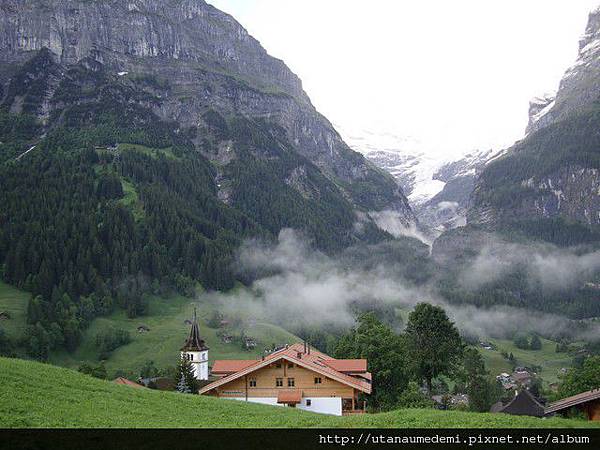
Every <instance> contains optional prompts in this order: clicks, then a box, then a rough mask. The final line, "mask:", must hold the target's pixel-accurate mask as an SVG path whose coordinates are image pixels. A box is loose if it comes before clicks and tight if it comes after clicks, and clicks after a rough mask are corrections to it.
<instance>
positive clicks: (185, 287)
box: [0, 0, 415, 350]
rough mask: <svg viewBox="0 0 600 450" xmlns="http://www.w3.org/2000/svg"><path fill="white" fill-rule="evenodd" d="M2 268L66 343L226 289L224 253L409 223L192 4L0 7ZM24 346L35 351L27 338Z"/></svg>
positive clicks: (31, 318) (384, 189)
mask: <svg viewBox="0 0 600 450" xmlns="http://www.w3.org/2000/svg"><path fill="white" fill-rule="evenodd" d="M0 204H2V205H3V207H2V209H1V210H0V265H1V267H2V272H1V275H2V278H3V279H4V280H5V281H7V282H8V283H10V284H12V285H15V286H18V287H20V288H23V289H25V290H27V291H30V292H32V293H33V294H34V297H35V298H34V300H33V301H32V302H31V303H30V305H29V309H28V323H29V324H30V327H29V328H28V330H27V332H26V337H27V339H28V340H29V342H30V343H31V344H32V345H33V346H35V345H37V346H43V347H45V348H46V349H48V348H54V347H60V346H63V345H64V346H65V347H67V348H68V349H70V350H72V349H74V348H75V347H76V346H77V345H78V343H79V341H80V340H81V334H82V330H83V329H84V328H85V327H86V326H87V325H88V324H89V323H90V322H91V320H92V319H93V318H94V317H97V316H99V315H106V314H109V313H110V312H111V311H113V310H114V309H115V308H118V307H121V308H125V309H126V310H127V313H128V315H129V316H130V317H135V316H136V315H139V314H144V312H145V311H146V309H147V294H148V293H149V292H152V293H158V292H164V291H168V290H177V291H178V292H182V293H188V294H189V293H191V292H193V289H194V286H195V285H196V283H198V282H199V283H201V284H202V285H203V286H204V287H205V288H210V289H228V288H231V287H233V286H234V283H235V282H236V281H239V280H240V275H239V274H237V273H236V272H235V270H234V268H233V266H232V262H233V260H234V256H235V252H236V249H237V248H238V247H239V245H240V244H241V242H242V241H243V240H245V239H250V238H262V239H266V240H269V239H274V238H275V237H276V236H277V234H278V233H279V232H280V231H281V230H282V229H283V228H287V227H290V228H295V229H299V230H302V231H303V232H304V233H305V234H306V236H307V237H309V238H310V239H312V240H313V241H314V244H315V246H316V247H318V248H319V249H321V250H324V251H325V252H329V253H332V252H338V251H341V250H343V249H344V248H347V247H349V246H352V245H354V244H356V243H363V242H366V243H376V242H380V241H382V240H385V239H388V238H390V235H389V234H388V233H387V232H385V231H383V230H381V229H380V228H379V227H378V226H377V223H376V221H375V220H374V219H372V217H377V216H373V215H376V214H377V213H379V212H383V211H384V212H385V213H386V214H390V213H391V214H393V215H394V218H395V220H396V221H400V222H401V223H403V224H405V225H407V226H408V225H410V224H414V222H415V218H414V214H413V212H412V211H411V209H410V207H409V205H408V201H407V199H406V197H405V196H404V194H403V192H402V190H401V188H399V186H398V185H397V183H396V182H395V180H394V179H393V178H392V177H391V176H390V175H389V174H387V173H386V172H384V171H382V170H380V169H378V168H377V167H376V166H375V165H374V164H373V163H371V162H370V161H368V160H367V159H365V158H364V157H363V156H362V155H360V154H358V153H356V152H354V151H352V150H351V149H350V148H349V147H348V146H347V145H346V144H345V143H344V141H343V140H342V138H341V137H340V136H339V134H338V133H337V132H336V131H335V129H334V128H333V127H332V125H331V124H330V122H329V121H328V120H327V119H326V118H325V117H323V116H322V115H321V114H319V113H318V112H317V111H316V110H315V108H314V107H313V106H312V104H311V102H310V99H309V98H308V96H307V95H306V93H305V92H304V90H303V89H302V84H301V82H300V80H299V79H298V77H297V76H296V75H294V74H293V73H292V72H291V71H290V70H289V69H288V68H287V67H286V66H285V64H284V63H283V62H282V61H280V60H277V59H275V58H272V57H271V56H269V55H268V54H267V52H266V51H265V50H264V49H263V48H262V47H261V46H260V44H259V43H258V42H257V41H256V40H255V39H254V38H252V37H251V36H250V35H249V34H248V33H247V32H246V30H245V29H244V28H243V27H242V26H241V25H240V24H239V23H237V22H236V21H235V20H234V19H233V18H232V17H231V16H229V15H227V14H225V13H223V12H221V11H219V10H218V9H216V8H214V7H212V6H211V5H209V4H207V3H205V2H204V1H203V0H169V1H164V2H162V1H160V2H159V1H154V0H132V1H128V2H121V1H117V0H105V1H93V2H92V1H88V0H79V1H75V0H24V1H21V0H19V1H16V0H7V1H3V2H2V3H1V4H0ZM34 344H35V345H34Z"/></svg>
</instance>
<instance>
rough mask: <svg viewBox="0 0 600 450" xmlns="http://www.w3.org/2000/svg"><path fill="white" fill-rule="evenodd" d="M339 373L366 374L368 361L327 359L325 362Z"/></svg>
mask: <svg viewBox="0 0 600 450" xmlns="http://www.w3.org/2000/svg"><path fill="white" fill-rule="evenodd" d="M323 362H324V363H325V364H327V365H328V366H329V367H331V368H332V369H335V370H337V371H338V372H366V371H367V360H366V359H327V360H325V361H323Z"/></svg>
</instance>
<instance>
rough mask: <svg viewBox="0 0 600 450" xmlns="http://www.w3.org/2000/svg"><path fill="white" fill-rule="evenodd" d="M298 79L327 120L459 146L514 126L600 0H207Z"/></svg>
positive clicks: (547, 86) (496, 140) (549, 86)
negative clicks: (284, 63)
mask: <svg viewBox="0 0 600 450" xmlns="http://www.w3.org/2000/svg"><path fill="white" fill-rule="evenodd" d="M208 1H209V3H212V4H213V5H215V6H216V7H218V8H220V9H222V10H224V11H225V12H228V13H230V14H231V15H233V16H234V17H235V18H236V19H237V20H238V21H239V22H240V23H241V24H242V25H243V26H244V27H245V28H246V29H247V30H248V31H249V32H250V34H252V35H253V36H254V37H255V38H256V39H258V40H259V41H260V42H261V44H262V45H263V46H264V47H265V48H266V49H267V51H268V52H269V53H270V54H271V55H273V56H276V57H278V58H281V59H283V60H284V61H285V62H286V64H287V65H288V66H289V67H290V68H291V69H292V70H293V71H294V72H295V73H296V74H298V76H300V78H301V79H302V81H303V84H304V88H305V90H306V92H307V93H308V94H309V96H310V97H311V99H312V101H313V104H314V105H315V106H316V107H317V109H319V111H321V112H322V113H323V114H325V115H326V116H327V117H328V118H329V119H330V120H331V121H332V122H334V123H336V124H339V125H341V126H343V127H344V128H346V129H348V128H350V129H356V130H359V129H368V130H373V131H377V132H390V133H394V134H397V135H401V136H410V137H412V138H415V139H418V140H420V141H422V142H424V143H425V144H426V146H430V147H431V148H432V151H435V152H439V151H441V150H443V149H447V150H448V151H451V152H452V153H466V152H468V151H471V150H473V149H477V148H491V147H494V148H499V147H503V146H506V145H508V144H510V143H512V142H513V141H515V140H516V139H519V138H521V137H522V135H523V130H524V128H525V126H526V124H527V108H528V102H529V99H530V98H531V97H532V96H534V95H536V94H539V93H542V92H544V91H551V90H555V89H556V88H557V86H558V82H559V81H560V78H561V76H562V74H563V72H564V71H565V69H566V68H567V67H568V66H570V65H571V64H572V63H573V62H574V60H575V58H576V56H577V50H578V40H579V37H580V36H581V35H582V34H583V32H584V30H585V25H586V22H587V15H588V12H589V11H590V10H591V9H593V8H594V7H595V6H597V5H598V4H600V0H485V1H482V0H453V1H448V0H418V1H417V0H402V1H400V0H370V1H364V0H208Z"/></svg>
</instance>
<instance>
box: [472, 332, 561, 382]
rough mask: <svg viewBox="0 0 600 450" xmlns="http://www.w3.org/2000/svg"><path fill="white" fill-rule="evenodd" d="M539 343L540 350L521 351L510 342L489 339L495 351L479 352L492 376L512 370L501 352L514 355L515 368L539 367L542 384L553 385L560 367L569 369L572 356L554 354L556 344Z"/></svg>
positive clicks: (548, 342)
mask: <svg viewBox="0 0 600 450" xmlns="http://www.w3.org/2000/svg"><path fill="white" fill-rule="evenodd" d="M541 341H542V349H541V350H522V349H520V348H517V347H516V346H515V345H514V344H513V342H512V341H509V340H503V339H491V340H490V342H491V343H493V344H495V345H496V347H497V348H496V349H495V350H485V349H482V348H480V349H479V350H480V351H481V354H482V355H483V357H484V359H485V364H486V367H487V368H488V370H489V371H490V373H491V374H492V375H494V376H496V375H498V374H499V373H501V372H511V370H512V364H511V363H510V362H508V361H507V360H505V359H504V358H503V357H502V355H501V353H502V351H506V352H507V353H512V354H513V355H514V357H515V359H516V364H517V366H525V367H531V366H539V367H541V371H539V372H538V375H539V376H540V377H541V378H543V380H544V382H545V383H555V382H557V381H558V375H559V371H560V369H561V368H562V367H571V364H572V356H570V355H569V354H568V353H556V352H555V348H556V342H553V341H549V340H547V339H541Z"/></svg>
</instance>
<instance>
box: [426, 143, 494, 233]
mask: <svg viewBox="0 0 600 450" xmlns="http://www.w3.org/2000/svg"><path fill="white" fill-rule="evenodd" d="M497 153H498V152H496V151H495V150H486V151H476V152H472V153H469V154H467V155H465V156H464V157H463V158H461V159H458V160H456V161H452V162H449V163H446V164H444V165H443V166H442V167H440V168H439V169H438V170H437V171H436V172H435V173H434V174H433V176H432V178H433V179H434V180H438V181H440V182H443V183H444V187H443V189H442V190H441V191H440V192H438V193H437V194H435V195H434V196H433V197H431V198H430V199H429V200H427V201H426V202H425V203H423V204H421V205H419V206H418V207H417V208H415V213H416V214H417V217H418V218H419V220H420V221H421V222H422V223H424V224H427V225H428V226H429V227H430V228H432V229H433V230H434V232H435V233H436V234H439V233H442V232H444V231H445V230H449V229H453V228H457V227H461V226H464V225H465V224H466V222H467V219H466V216H467V211H468V208H469V206H470V201H471V194H472V193H473V189H474V188H475V182H476V180H477V178H478V177H479V174H480V173H481V171H482V170H483V169H484V167H485V165H486V164H487V162H488V161H490V159H492V158H494V157H495V156H496V155H497Z"/></svg>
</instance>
